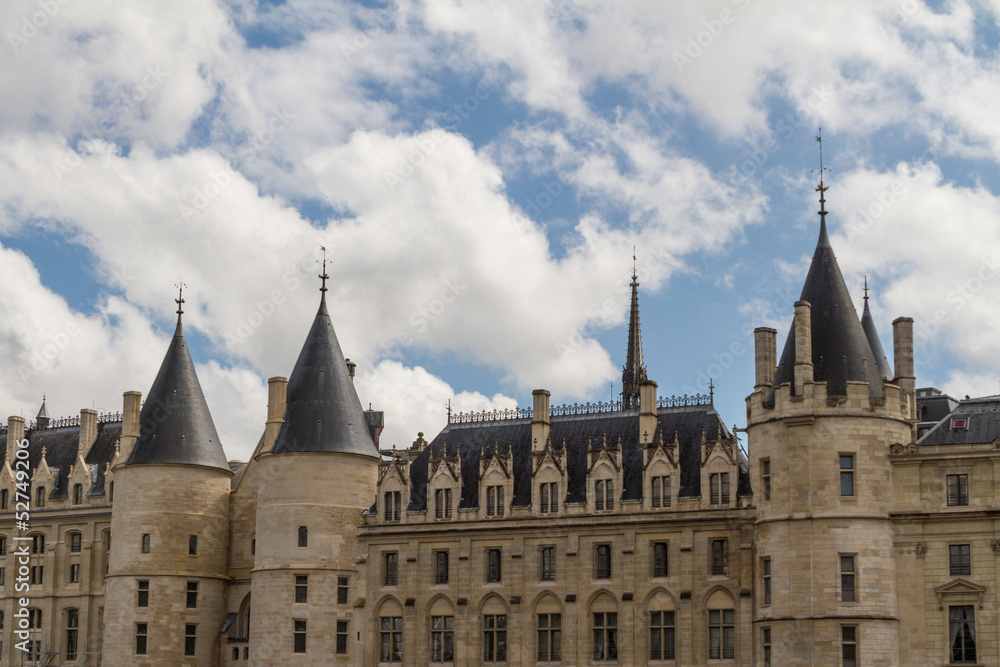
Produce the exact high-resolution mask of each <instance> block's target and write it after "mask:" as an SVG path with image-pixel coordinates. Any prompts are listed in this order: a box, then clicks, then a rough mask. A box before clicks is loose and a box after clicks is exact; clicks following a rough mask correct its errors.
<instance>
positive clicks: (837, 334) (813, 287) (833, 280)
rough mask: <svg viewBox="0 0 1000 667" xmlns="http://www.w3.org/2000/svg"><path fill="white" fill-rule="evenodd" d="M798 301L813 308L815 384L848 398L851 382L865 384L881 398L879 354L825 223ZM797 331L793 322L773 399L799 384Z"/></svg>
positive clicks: (775, 379)
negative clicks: (796, 380)
mask: <svg viewBox="0 0 1000 667" xmlns="http://www.w3.org/2000/svg"><path fill="white" fill-rule="evenodd" d="M824 214H825V213H824ZM799 300H800V301H808V302H809V303H810V304H811V305H812V363H813V380H814V381H815V382H826V383H827V393H828V394H829V395H831V396H834V395H837V396H843V395H845V394H846V393H847V383H848V382H849V381H859V382H867V383H868V386H869V388H870V391H871V394H872V395H873V396H882V375H881V373H880V372H879V367H878V364H877V363H876V361H875V353H873V352H872V348H871V346H870V345H869V344H868V338H867V337H866V336H865V331H864V329H863V328H862V326H861V320H860V319H859V318H858V313H857V311H856V310H855V309H854V302H853V301H852V300H851V294H850V292H849V291H848V289H847V284H846V283H845V282H844V276H843V275H842V274H841V272H840V267H839V266H838V264H837V258H836V256H835V255H834V253H833V246H831V245H830V239H829V237H828V236H827V233H826V220H825V219H824V220H822V221H821V222H820V233H819V241H818V242H817V243H816V251H815V252H814V253H813V259H812V264H811V265H810V266H809V274H808V275H807V276H806V282H805V284H804V285H803V286H802V295H801V296H800V297H799ZM794 327H795V323H794V322H793V323H792V328H791V330H790V331H789V334H788V338H787V339H786V340H785V349H784V351H782V353H781V361H780V362H779V363H778V369H777V372H776V373H775V376H774V385H773V386H772V395H773V391H774V389H775V388H777V387H778V386H780V385H782V384H784V383H786V382H787V383H791V385H792V387H793V389H794V386H795V384H794V375H793V372H794V365H795V329H794ZM883 356H884V355H883Z"/></svg>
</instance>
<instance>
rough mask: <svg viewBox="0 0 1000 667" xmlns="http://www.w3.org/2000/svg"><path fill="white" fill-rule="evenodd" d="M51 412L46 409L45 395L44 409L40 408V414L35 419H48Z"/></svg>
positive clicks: (43, 400)
mask: <svg viewBox="0 0 1000 667" xmlns="http://www.w3.org/2000/svg"><path fill="white" fill-rule="evenodd" d="M48 418H49V410H48V408H46V407H45V394H42V407H40V408H38V414H37V415H35V419H48Z"/></svg>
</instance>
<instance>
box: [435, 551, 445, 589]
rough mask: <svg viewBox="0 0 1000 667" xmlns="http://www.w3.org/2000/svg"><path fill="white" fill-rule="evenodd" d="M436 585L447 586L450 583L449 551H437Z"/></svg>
mask: <svg viewBox="0 0 1000 667" xmlns="http://www.w3.org/2000/svg"><path fill="white" fill-rule="evenodd" d="M434 583H435V584H447V583H448V552H447V551H435V552H434Z"/></svg>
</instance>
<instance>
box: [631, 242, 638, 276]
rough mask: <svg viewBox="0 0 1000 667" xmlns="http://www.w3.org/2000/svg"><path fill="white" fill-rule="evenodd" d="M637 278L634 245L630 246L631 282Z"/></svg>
mask: <svg viewBox="0 0 1000 667" xmlns="http://www.w3.org/2000/svg"><path fill="white" fill-rule="evenodd" d="M638 278H639V274H638V273H637V272H636V270H635V246H632V282H633V283H634V282H635V281H636V279H638Z"/></svg>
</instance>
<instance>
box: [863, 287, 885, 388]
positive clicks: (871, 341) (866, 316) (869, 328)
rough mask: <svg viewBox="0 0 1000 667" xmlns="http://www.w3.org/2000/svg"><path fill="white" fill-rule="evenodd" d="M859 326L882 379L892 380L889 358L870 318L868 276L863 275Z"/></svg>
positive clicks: (873, 321)
mask: <svg viewBox="0 0 1000 667" xmlns="http://www.w3.org/2000/svg"><path fill="white" fill-rule="evenodd" d="M861 328H862V329H864V330H865V338H867V339H868V345H869V347H871V348H872V354H873V355H874V356H875V365H876V366H878V372H879V374H880V375H881V376H882V379H884V380H886V381H892V370H891V369H890V368H889V360H888V359H887V358H886V356H885V351H884V350H883V349H882V341H881V340H880V339H879V335H878V330H877V329H876V328H875V320H874V319H873V318H872V311H871V310H870V309H869V308H868V276H865V309H864V312H863V313H862V314H861Z"/></svg>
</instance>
